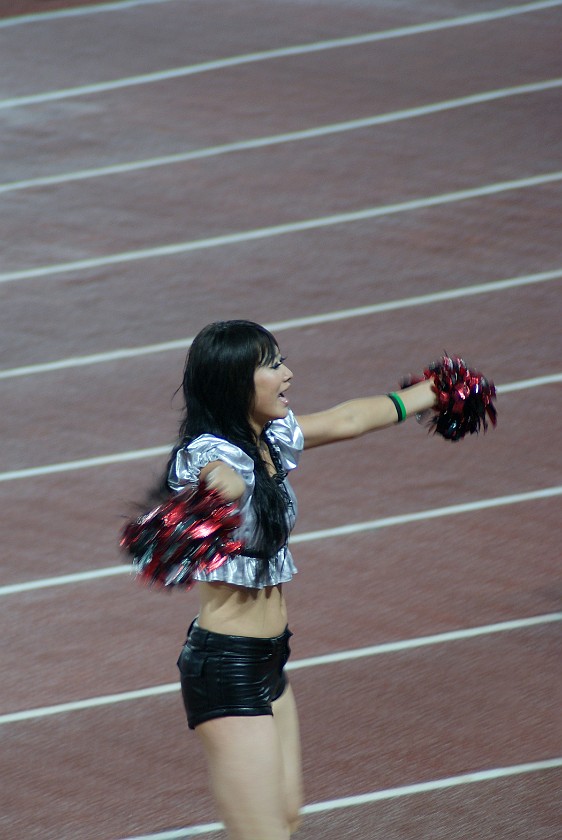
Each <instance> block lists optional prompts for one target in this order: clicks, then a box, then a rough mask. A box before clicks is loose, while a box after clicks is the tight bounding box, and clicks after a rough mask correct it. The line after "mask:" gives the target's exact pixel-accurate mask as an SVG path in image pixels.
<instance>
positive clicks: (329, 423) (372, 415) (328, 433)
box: [297, 380, 436, 449]
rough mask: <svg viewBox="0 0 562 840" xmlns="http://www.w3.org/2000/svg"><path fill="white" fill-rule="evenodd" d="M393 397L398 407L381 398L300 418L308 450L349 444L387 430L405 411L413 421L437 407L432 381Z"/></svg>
mask: <svg viewBox="0 0 562 840" xmlns="http://www.w3.org/2000/svg"><path fill="white" fill-rule="evenodd" d="M393 393H394V394H395V395H396V397H397V398H398V399H397V402H398V407H397V406H396V404H395V402H394V401H393V400H392V399H391V398H390V397H388V396H386V395H382V394H381V395H379V396H373V397H359V398H357V399H354V400H347V401H346V402H343V403H340V404H339V405H335V406H333V407H332V408H328V409H326V410H324V411H317V412H315V413H314V414H303V415H300V416H298V417H297V420H298V423H299V426H300V427H301V429H302V432H303V435H304V447H305V449H310V448H312V447H313V446H323V445H324V444H327V443H335V442H337V441H339V440H349V439H351V438H356V437H360V436H361V435H365V434H367V433H368V432H374V431H375V430H377V429H384V428H386V427H387V426H392V425H394V424H396V423H398V422H399V412H400V413H401V414H402V413H403V411H405V415H406V417H410V416H412V415H413V414H417V413H418V412H421V411H427V410H428V409H431V408H434V407H435V405H436V395H435V391H434V390H433V382H432V381H431V380H425V381H423V382H420V383H418V384H417V385H412V386H411V387H410V388H404V389H402V390H399V391H395V392H393ZM400 404H401V405H400ZM402 407H403V409H402ZM402 419H406V418H405V417H404V418H402Z"/></svg>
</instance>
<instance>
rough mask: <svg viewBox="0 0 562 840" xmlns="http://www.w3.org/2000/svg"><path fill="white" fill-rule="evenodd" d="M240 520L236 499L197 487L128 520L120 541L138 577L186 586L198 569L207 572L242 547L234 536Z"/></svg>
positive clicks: (153, 581) (220, 564) (150, 581)
mask: <svg viewBox="0 0 562 840" xmlns="http://www.w3.org/2000/svg"><path fill="white" fill-rule="evenodd" d="M239 525H240V516H239V513H238V509H237V507H236V506H235V505H234V504H232V503H230V502H226V501H225V500H224V499H223V498H222V496H221V495H220V494H219V493H217V492H216V491H215V490H207V489H206V488H205V487H199V488H197V489H196V490H193V489H188V490H183V491H181V492H180V493H177V494H175V495H174V496H172V497H171V498H170V499H168V500H167V501H165V502H164V503H163V504H160V505H158V507H155V508H154V509H153V510H151V511H149V512H148V513H145V514H144V515H143V516H140V517H138V518H137V519H135V520H131V521H130V522H128V523H127V524H126V525H125V527H124V529H123V531H122V534H121V540H120V546H121V548H122V549H123V551H125V552H127V553H128V554H130V555H131V556H132V562H133V567H134V569H135V571H136V573H137V576H138V577H140V578H141V579H142V580H144V581H146V582H148V583H156V584H160V585H162V586H181V587H182V588H184V589H189V588H190V587H191V586H192V585H193V575H194V573H195V572H196V571H197V570H203V571H205V572H211V571H213V570H214V569H218V568H219V566H222V565H223V563H226V561H227V560H229V559H230V558H231V557H232V556H233V555H235V554H239V553H240V550H241V548H242V543H241V542H240V541H239V540H235V539H233V537H232V535H233V532H234V531H235V530H236V528H238V527H239Z"/></svg>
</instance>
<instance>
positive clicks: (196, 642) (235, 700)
mask: <svg viewBox="0 0 562 840" xmlns="http://www.w3.org/2000/svg"><path fill="white" fill-rule="evenodd" d="M292 635H293V634H292V633H291V631H290V630H289V628H288V627H287V628H286V629H285V632H284V633H282V634H281V635H280V636H275V637H273V638H272V639H256V638H252V637H249V636H227V635H224V634H222V633H211V632H210V631H209V630H203V629H202V628H201V627H199V625H198V624H197V621H194V622H193V624H192V625H191V627H190V628H189V632H188V635H187V640H186V643H185V645H184V646H183V648H182V651H181V654H180V657H179V659H178V668H179V670H180V674H181V690H182V696H183V702H184V705H185V710H186V713H187V722H188V725H189V728H190V729H195V727H196V726H197V725H198V724H199V723H203V722H204V721H206V720H211V719H212V718H217V717H229V716H231V715H237V716H240V715H241V716H255V715H272V714H273V711H272V708H271V703H272V702H273V701H274V700H277V698H278V697H281V695H282V694H283V692H284V690H285V686H286V685H287V682H288V679H287V677H286V675H285V673H284V670H283V669H284V667H285V665H286V663H287V660H288V659H289V655H290V653H291V649H290V647H289V639H290V637H291V636H292Z"/></svg>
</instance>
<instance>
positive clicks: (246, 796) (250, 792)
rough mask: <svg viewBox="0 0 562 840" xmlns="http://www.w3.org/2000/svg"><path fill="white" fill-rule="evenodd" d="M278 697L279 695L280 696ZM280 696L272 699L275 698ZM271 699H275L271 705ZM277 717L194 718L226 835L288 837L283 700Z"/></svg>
mask: <svg viewBox="0 0 562 840" xmlns="http://www.w3.org/2000/svg"><path fill="white" fill-rule="evenodd" d="M282 699H283V698H280V700H282ZM279 702H280V701H277V703H279ZM277 703H276V705H277ZM283 705H284V706H286V708H287V711H285V710H284V709H283V706H282V707H281V709H280V711H279V712H278V716H277V718H276V719H275V718H273V717H271V716H270V715H265V716H258V717H224V718H217V719H215V720H209V721H206V722H205V723H202V724H200V725H199V726H198V727H197V729H196V732H197V735H198V736H199V738H200V739H201V742H202V744H203V747H204V750H205V754H206V756H207V762H208V766H209V775H210V782H211V788H212V791H213V794H214V797H215V800H216V803H217V806H218V808H219V812H220V815H221V817H222V819H223V821H224V824H225V826H226V830H227V833H228V836H229V838H230V840H288V838H289V836H290V827H289V819H290V815H289V814H288V811H287V789H286V783H285V763H286V761H287V759H286V758H285V751H284V748H283V747H282V745H281V741H280V734H279V733H280V730H282V731H283V733H284V732H285V730H286V729H287V724H286V723H285V718H288V717H289V715H290V713H289V711H288V705H289V704H288V703H285V704H283Z"/></svg>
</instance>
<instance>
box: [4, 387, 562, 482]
mask: <svg viewBox="0 0 562 840" xmlns="http://www.w3.org/2000/svg"><path fill="white" fill-rule="evenodd" d="M559 382H562V373H556V374H552V375H550V376H541V377H538V379H536V380H535V379H524V380H521V381H520V382H512V383H510V384H508V385H504V386H503V388H502V386H497V392H498V395H499V396H501V394H502V393H503V392H510V393H511V392H513V391H523V390H526V389H527V388H536V387H542V386H544V385H554V384H558V383H559ZM170 449H171V446H170V444H168V445H163V446H152V447H149V448H147V449H133V450H130V451H127V452H116V453H113V454H112V455H96V456H95V457H93V458H80V459H78V460H76V461H62V462H61V463H58V464H47V465H45V466H40V467H25V468H24V469H21V470H8V471H6V472H3V473H0V482H3V481H18V480H19V479H24V478H38V477H39V476H43V475H53V474H55V473H62V472H74V471H76V470H84V469H90V468H92V467H104V466H108V465H111V464H119V463H124V462H127V461H139V460H143V459H145V458H160V457H162V456H164V455H168V454H169V453H170Z"/></svg>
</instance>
